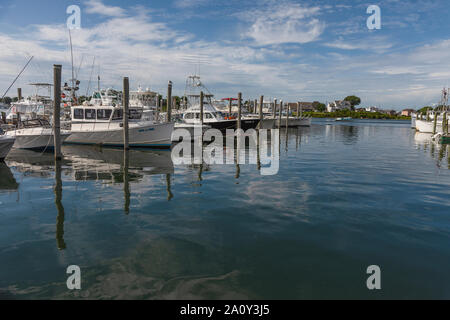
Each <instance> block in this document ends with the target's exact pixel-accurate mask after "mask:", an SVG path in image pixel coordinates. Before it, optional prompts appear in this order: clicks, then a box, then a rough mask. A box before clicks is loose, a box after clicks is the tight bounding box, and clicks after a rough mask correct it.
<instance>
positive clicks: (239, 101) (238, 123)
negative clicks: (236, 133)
mask: <svg viewBox="0 0 450 320" xmlns="http://www.w3.org/2000/svg"><path fill="white" fill-rule="evenodd" d="M241 108H242V93H241V92H239V93H238V119H237V128H238V129H240V128H241V116H242V114H241V111H242V110H241Z"/></svg>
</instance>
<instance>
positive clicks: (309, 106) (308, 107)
mask: <svg viewBox="0 0 450 320" xmlns="http://www.w3.org/2000/svg"><path fill="white" fill-rule="evenodd" d="M288 105H289V108H290V110H291V111H297V102H289V103H288ZM299 107H300V109H301V110H302V111H303V112H306V111H316V110H315V109H314V106H313V103H312V102H300V106H299Z"/></svg>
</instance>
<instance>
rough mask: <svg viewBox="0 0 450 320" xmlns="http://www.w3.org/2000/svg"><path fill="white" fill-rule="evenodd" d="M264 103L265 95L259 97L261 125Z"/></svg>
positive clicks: (260, 124) (260, 122)
mask: <svg viewBox="0 0 450 320" xmlns="http://www.w3.org/2000/svg"><path fill="white" fill-rule="evenodd" d="M263 103H264V96H261V97H260V98H259V127H261V126H262V121H263Z"/></svg>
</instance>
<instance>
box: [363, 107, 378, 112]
mask: <svg viewBox="0 0 450 320" xmlns="http://www.w3.org/2000/svg"><path fill="white" fill-rule="evenodd" d="M366 111H367V112H378V111H380V109H378V108H377V107H366Z"/></svg>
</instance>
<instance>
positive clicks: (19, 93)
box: [17, 88, 22, 101]
mask: <svg viewBox="0 0 450 320" xmlns="http://www.w3.org/2000/svg"><path fill="white" fill-rule="evenodd" d="M17 99H18V100H17V101H20V100H22V88H17Z"/></svg>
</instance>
